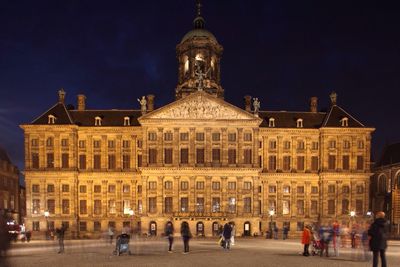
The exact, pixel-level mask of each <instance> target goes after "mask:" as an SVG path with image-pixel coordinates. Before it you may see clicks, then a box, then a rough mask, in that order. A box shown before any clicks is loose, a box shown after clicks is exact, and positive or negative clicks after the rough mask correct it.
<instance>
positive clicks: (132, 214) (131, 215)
mask: <svg viewBox="0 0 400 267" xmlns="http://www.w3.org/2000/svg"><path fill="white" fill-rule="evenodd" d="M134 215H135V211H134V210H132V209H130V210H129V216H130V218H131V234H132V233H133V216H134Z"/></svg>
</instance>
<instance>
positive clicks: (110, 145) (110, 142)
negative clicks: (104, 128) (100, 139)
mask: <svg viewBox="0 0 400 267" xmlns="http://www.w3.org/2000/svg"><path fill="white" fill-rule="evenodd" d="M107 143H108V148H115V141H114V140H108V142H107Z"/></svg>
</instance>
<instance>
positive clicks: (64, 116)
mask: <svg viewBox="0 0 400 267" xmlns="http://www.w3.org/2000/svg"><path fill="white" fill-rule="evenodd" d="M49 115H53V116H55V117H56V120H55V122H54V124H58V125H61V124H64V125H65V124H73V122H72V119H71V117H70V116H69V113H68V111H67V109H66V108H65V105H64V104H63V103H57V104H55V105H54V106H52V107H51V108H50V109H48V110H47V111H46V112H45V113H43V114H42V115H40V116H39V117H37V118H36V119H35V120H33V121H32V124H36V125H40V124H48V120H49Z"/></svg>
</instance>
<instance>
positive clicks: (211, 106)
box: [141, 91, 260, 120]
mask: <svg viewBox="0 0 400 267" xmlns="http://www.w3.org/2000/svg"><path fill="white" fill-rule="evenodd" d="M143 119H174V120H260V119H259V118H258V117H256V116H254V115H253V114H251V113H248V112H246V111H244V110H242V109H240V108H238V107H236V106H234V105H232V104H229V103H227V102H225V101H224V100H222V99H218V98H216V97H214V96H211V95H209V94H208V93H206V92H202V91H199V92H196V93H194V94H192V95H190V96H187V97H185V98H183V99H180V100H178V101H175V102H172V103H170V104H168V105H166V106H164V107H161V108H159V109H157V110H155V111H153V112H151V113H148V114H146V115H144V116H142V118H141V120H143Z"/></svg>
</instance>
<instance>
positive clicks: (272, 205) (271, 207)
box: [268, 199, 276, 210]
mask: <svg viewBox="0 0 400 267" xmlns="http://www.w3.org/2000/svg"><path fill="white" fill-rule="evenodd" d="M268 210H276V201H275V200H272V199H270V200H268Z"/></svg>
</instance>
